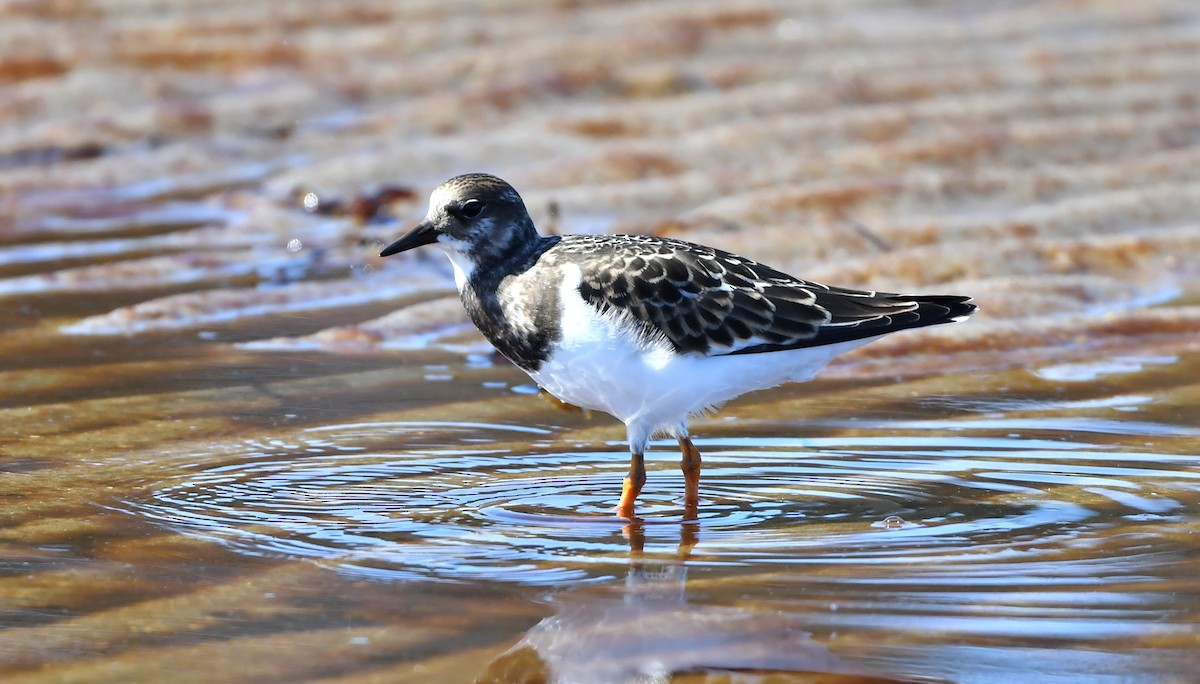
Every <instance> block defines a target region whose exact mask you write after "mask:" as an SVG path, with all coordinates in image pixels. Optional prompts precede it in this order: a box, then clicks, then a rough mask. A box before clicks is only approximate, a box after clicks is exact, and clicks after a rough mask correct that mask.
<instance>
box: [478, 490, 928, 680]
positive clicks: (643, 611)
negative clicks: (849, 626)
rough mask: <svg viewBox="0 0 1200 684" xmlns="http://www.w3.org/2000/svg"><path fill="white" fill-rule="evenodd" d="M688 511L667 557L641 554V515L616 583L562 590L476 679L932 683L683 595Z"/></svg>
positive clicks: (691, 542) (787, 625)
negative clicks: (547, 612) (549, 611)
mask: <svg viewBox="0 0 1200 684" xmlns="http://www.w3.org/2000/svg"><path fill="white" fill-rule="evenodd" d="M694 521H695V516H694V514H692V515H691V516H690V519H689V520H688V521H685V522H684V523H683V524H682V525H680V530H681V533H680V541H679V546H678V550H677V553H676V557H675V558H673V559H665V560H661V561H659V560H654V561H650V560H647V559H646V558H645V554H644V547H645V540H646V530H645V523H644V522H643V521H642V520H641V519H636V518H635V519H634V520H633V521H631V522H630V523H629V524H627V525H625V526H624V527H623V528H622V534H623V535H624V536H625V538H626V539H627V540H628V542H629V572H628V574H627V576H626V581H625V584H624V586H623V587H621V588H620V589H619V590H615V591H614V590H613V589H614V588H613V587H609V588H605V589H601V590H599V591H597V590H596V589H595V588H590V589H583V590H573V591H569V592H563V593H560V594H558V595H556V596H555V597H554V600H553V603H554V605H555V609H556V610H555V614H554V615H552V616H550V617H548V618H546V619H544V620H542V621H541V622H539V623H538V624H536V625H534V627H533V628H532V629H530V630H529V631H528V632H527V633H526V634H525V636H524V637H523V638H522V639H521V640H520V641H519V642H518V643H517V644H516V645H514V646H513V647H512V648H510V649H509V650H508V651H505V652H504V653H503V654H501V655H499V656H498V657H496V658H495V659H494V660H492V662H490V663H489V664H488V665H487V667H486V668H485V669H484V671H483V673H482V674H480V675H479V677H478V678H477V679H476V680H475V682H476V684H568V683H570V684H618V683H619V684H624V683H627V682H643V683H647V684H649V683H659V682H661V683H663V684H666V683H667V682H673V683H675V684H685V683H687V684H716V683H717V682H720V683H721V684H750V683H754V684H784V683H797V684H798V683H799V682H805V683H806V684H813V683H817V682H819V683H821V684H835V683H836V684H899V683H902V682H910V683H911V682H924V683H926V684H929V683H931V682H935V681H940V680H933V679H929V678H925V677H905V676H896V675H887V674H882V673H878V672H874V671H872V670H870V669H868V668H865V667H863V666H861V665H858V664H855V663H852V662H849V661H847V660H845V659H843V658H841V657H839V656H837V655H835V654H833V653H831V652H830V651H829V650H828V649H827V648H825V646H824V645H822V644H821V643H819V642H817V641H815V640H813V639H812V638H811V637H810V636H809V635H808V634H807V633H806V632H805V631H804V625H803V624H802V616H799V615H791V614H788V613H783V612H777V611H776V612H766V611H761V612H760V611H752V610H745V609H741V608H735V607H728V606H704V605H696V604H690V603H688V602H687V560H688V558H689V557H690V555H691V553H692V548H693V547H694V546H695V545H696V544H697V542H698V541H699V535H698V529H699V526H698V524H697V523H696V522H694Z"/></svg>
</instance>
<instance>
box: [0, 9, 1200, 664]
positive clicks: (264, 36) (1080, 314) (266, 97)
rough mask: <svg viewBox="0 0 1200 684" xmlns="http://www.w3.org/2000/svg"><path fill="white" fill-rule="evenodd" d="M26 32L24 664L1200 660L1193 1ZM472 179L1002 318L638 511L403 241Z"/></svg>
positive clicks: (333, 13)
mask: <svg viewBox="0 0 1200 684" xmlns="http://www.w3.org/2000/svg"><path fill="white" fill-rule="evenodd" d="M0 45H5V46H6V47H5V48H3V49H0V84H2V87H0V355H2V356H0V358H2V359H3V360H2V361H0V414H2V416H3V419H2V420H0V493H3V496H4V500H5V505H4V506H3V507H2V508H0V521H2V523H3V524H2V526H0V568H2V569H3V572H2V573H0V672H2V673H3V675H4V678H5V680H6V681H20V682H64V681H88V682H100V681H113V682H116V681H120V682H128V681H167V680H170V681H324V682H376V681H379V682H382V681H388V682H395V681H413V682H418V681H419V682H428V681H446V682H452V681H473V680H475V679H476V678H479V681H489V682H506V681H530V682H533V681H555V677H558V678H563V679H564V680H566V679H569V680H571V681H597V682H603V681H628V680H629V679H630V678H632V677H634V676H635V675H637V674H638V673H640V674H641V675H644V676H651V675H664V676H665V675H666V674H667V673H669V672H674V673H676V677H675V679H674V680H673V681H687V682H692V681H725V680H722V679H720V678H721V677H739V676H740V677H743V678H747V679H745V681H754V680H752V679H748V678H749V677H751V676H752V674H747V672H751V673H752V672H755V671H758V672H759V673H760V674H763V673H773V674H769V675H768V674H763V676H764V677H766V676H770V677H777V678H779V681H807V680H803V679H801V675H799V674H797V673H801V672H817V673H823V674H822V675H821V676H823V677H824V678H823V679H819V680H817V681H838V682H867V681H912V680H913V678H916V677H927V678H933V679H935V680H946V681H961V682H992V681H1012V680H1013V679H1015V678H1018V677H1025V678H1027V679H1029V680H1030V681H1050V680H1049V679H1039V677H1045V678H1049V677H1057V679H1056V680H1054V681H1092V682H1104V681H1112V682H1117V681H1122V682H1126V681H1139V682H1140V681H1145V682H1163V681H1178V682H1186V681H1191V679H1192V677H1193V674H1192V673H1194V672H1195V671H1196V670H1197V668H1198V667H1200V661H1198V659H1197V656H1196V654H1197V653H1198V652H1200V649H1198V648H1197V634H1198V631H1197V625H1198V624H1200V622H1198V620H1197V614H1198V612H1200V603H1198V602H1197V601H1196V599H1195V597H1196V596H1197V595H1200V592H1198V591H1197V586H1196V580H1195V576H1194V575H1195V573H1194V572H1193V567H1192V566H1193V565H1194V563H1193V559H1194V558H1195V557H1196V554H1197V553H1198V552H1200V549H1198V547H1197V542H1196V540H1195V536H1196V535H1195V534H1194V531H1195V529H1196V525H1197V522H1198V521H1200V518H1198V517H1197V515H1196V513H1195V511H1196V510H1197V509H1196V505H1197V503H1198V501H1197V492H1198V491H1200V487H1198V486H1197V483H1198V482H1200V481H1198V480H1197V479H1196V478H1197V471H1196V466H1197V460H1196V459H1197V456H1196V454H1197V445H1198V444H1200V441H1198V437H1200V423H1198V421H1197V420H1196V418H1195V416H1196V415H1197V408H1198V399H1197V397H1200V388H1198V387H1197V384H1196V378H1197V377H1198V376H1197V372H1198V371H1200V365H1198V364H1200V356H1198V355H1197V353H1196V345H1197V342H1196V340H1197V335H1196V333H1197V332H1198V329H1200V307H1198V306H1197V305H1198V304H1200V286H1198V277H1200V268H1198V266H1197V265H1198V264H1200V261H1198V260H1197V259H1195V258H1193V257H1194V255H1195V254H1197V253H1200V225H1198V223H1197V217H1198V216H1200V171H1198V169H1200V163H1198V162H1200V113H1198V112H1200V109H1198V108H1197V100H1196V95H1195V93H1197V92H1200V71H1198V70H1197V68H1196V65H1197V64H1200V12H1198V11H1197V8H1195V7H1193V6H1192V4H1190V3H1186V2H1149V3H1100V2H1096V3H1023V2H1006V3H977V4H969V5H963V4H957V3H942V4H929V3H918V2H883V3H868V2H849V3H846V2H829V3H824V2H811V3H793V4H788V3H773V2H747V3H739V4H737V5H728V4H726V3H707V4H706V3H694V2H687V3H685V2H660V3H652V4H631V3H602V4H601V3H597V4H588V5H586V6H579V7H576V6H574V5H573V4H571V3H560V4H556V5H535V4H532V3H524V2H505V3H489V4H487V5H486V6H484V7H475V6H469V5H466V4H459V3H449V4H447V3H403V4H400V3H384V2H349V3H337V4H336V5H328V4H324V5H322V4H314V3H309V2H301V1H299V0H296V1H291V2H278V3H270V4H268V3H247V2H240V3H233V2H215V1H214V2H204V3H192V4H189V5H188V6H187V8H186V9H185V8H180V7H177V6H175V5H174V4H172V3H157V2H136V1H111V0H110V1H108V2H104V1H96V2H51V3H39V2H14V3H9V4H7V5H4V6H3V7H0ZM476 170H484V171H490V172H493V173H496V174H498V175H501V176H502V177H504V178H506V179H508V180H509V181H511V182H512V183H513V184H514V185H516V186H517V188H518V189H519V190H520V191H521V192H522V194H523V195H524V197H525V199H526V202H527V204H528V205H529V208H530V210H531V212H532V213H533V215H534V218H535V220H536V221H537V222H538V224H539V225H540V226H541V227H542V228H543V229H544V230H554V231H559V232H636V233H655V234H662V235H671V236H674V237H681V238H685V239H691V240H695V241H699V242H704V243H708V244H713V245H716V246H720V247H722V248H725V249H729V250H732V251H736V252H739V253H743V254H746V255H748V256H751V257H754V258H757V259H760V260H763V261H766V262H768V263H770V264H772V265H775V266H777V267H780V268H782V269H784V270H787V271H790V272H793V273H796V274H797V275H801V276H803V277H806V278H810V279H815V280H821V281H825V282H830V283H833V284H838V285H844V286H857V287H867V288H873V289H881V290H892V291H912V290H920V291H944V292H958V293H966V294H971V295H973V296H975V298H976V300H977V302H978V303H979V304H980V306H981V307H982V312H981V313H980V314H979V315H978V316H976V317H975V318H973V319H972V320H971V321H970V322H969V323H967V324H963V325H956V326H943V327H939V328H936V329H929V330H922V331H919V332H912V333H905V334H902V335H896V336H893V337H891V338H888V339H886V340H883V341H880V342H877V343H874V344H872V345H869V346H868V347H866V348H864V349H862V350H860V351H859V352H856V353H855V354H853V355H851V356H849V357H847V358H846V359H844V360H843V361H842V362H840V363H838V364H836V365H834V366H833V367H831V368H830V369H829V370H828V371H827V372H826V373H825V374H824V375H823V376H822V378H821V379H819V380H817V381H814V382H812V383H809V384H806V385H803V386H799V387H795V386H793V387H784V388H779V389H776V390H771V391H769V392H764V393H760V394H757V395H752V396H750V397H746V398H743V399H741V400H739V401H737V402H735V403H733V404H732V405H731V406H729V407H727V408H726V409H725V410H724V411H722V412H721V413H719V414H717V415H715V416H712V417H710V418H707V419H704V420H701V421H697V423H696V426H695V427H696V429H695V431H696V433H697V434H698V435H699V439H698V444H699V445H700V447H701V449H702V450H703V451H704V453H705V457H706V463H707V464H708V469H707V470H706V471H705V472H706V476H705V481H704V484H703V485H702V492H703V494H704V496H705V500H704V502H703V508H702V516H701V520H700V521H699V523H698V524H696V525H689V524H684V523H683V521H682V520H681V519H680V513H681V506H680V505H679V501H678V497H679V496H680V493H681V492H682V489H681V486H682V478H681V476H680V475H679V473H678V468H677V466H676V465H675V464H674V462H673V461H674V460H675V456H674V455H672V454H671V450H670V445H667V444H665V443H664V444H656V448H655V453H654V454H653V455H652V460H651V462H650V464H649V465H650V469H651V473H650V482H649V484H648V485H647V490H646V493H645V494H644V497H643V498H644V500H645V502H646V506H645V510H644V511H643V515H645V517H646V520H645V522H644V523H642V524H638V525H633V526H623V525H622V524H620V522H619V521H616V520H615V519H613V518H612V517H611V515H610V508H611V506H612V505H613V504H614V503H615V498H616V494H617V493H619V486H620V478H621V476H622V474H623V469H624V464H625V461H626V457H625V455H624V453H623V450H624V446H623V444H622V442H621V439H622V430H621V429H620V426H619V425H617V424H616V423H615V421H612V420H610V419H608V418H607V417H602V416H591V417H589V416H584V415H581V414H575V413H567V412H561V411H558V410H556V409H555V408H554V407H552V406H550V405H549V404H547V403H546V402H543V401H542V400H540V399H538V398H537V397H535V396H533V388H532V387H530V386H529V384H528V380H527V379H526V378H525V377H524V376H523V375H522V374H520V373H519V372H518V371H516V370H515V369H514V368H512V367H511V366H509V365H507V364H506V363H504V362H503V361H502V360H499V359H497V358H496V357H495V356H494V355H493V354H491V353H490V351H489V350H488V348H487V346H486V345H485V344H484V343H483V342H482V340H481V338H480V337H479V336H478V334H477V333H475V332H474V331H473V330H472V329H471V328H470V327H469V325H467V324H466V319H465V315H464V314H463V313H462V311H461V307H460V305H459V304H458V302H457V300H456V298H455V297H454V296H453V295H452V288H453V283H452V279H451V277H450V269H449V265H448V264H447V263H444V262H445V260H444V258H443V257H441V256H440V255H439V254H436V253H428V254H422V253H418V254H413V255H411V256H405V257H393V258H390V259H387V260H383V259H380V258H378V257H377V256H376V254H377V252H378V250H379V247H380V246H381V245H382V244H384V243H386V242H387V241H390V240H391V239H393V238H394V237H396V236H397V235H399V234H400V233H401V232H402V231H403V230H405V228H406V227H407V226H408V225H410V224H411V223H412V222H414V221H415V220H417V219H418V218H419V216H420V215H421V214H423V212H424V208H425V207H424V204H425V198H426V197H427V195H428V192H429V191H430V190H432V188H433V187H434V186H435V185H436V184H437V183H438V182H440V181H441V180H442V179H444V178H445V177H448V176H450V175H453V174H455V173H460V172H466V171H476ZM676 630H677V631H676ZM780 653H785V654H786V657H780V655H779V654H780ZM648 663H658V664H659V665H658V667H661V668H665V669H664V670H661V671H654V670H653V668H652V667H651V665H649V664H648ZM647 668H650V669H649V670H648V669H647ZM736 672H742V674H740V675H739V674H731V673H736ZM706 677H707V678H708V679H707V680H706V679H705V678H706ZM731 681H742V680H738V679H732V680H731ZM769 681H775V680H774V679H771V680H769Z"/></svg>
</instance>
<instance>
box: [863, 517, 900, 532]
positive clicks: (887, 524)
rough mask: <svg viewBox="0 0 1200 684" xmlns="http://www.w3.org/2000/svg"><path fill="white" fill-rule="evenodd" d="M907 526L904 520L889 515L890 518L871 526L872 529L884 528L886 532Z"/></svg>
mask: <svg viewBox="0 0 1200 684" xmlns="http://www.w3.org/2000/svg"><path fill="white" fill-rule="evenodd" d="M907 524H908V523H906V522H904V518H901V517H900V516H898V515H889V516H888V517H886V518H884V519H883V520H880V521H879V522H877V523H873V524H872V525H871V526H872V527H882V528H883V529H885V530H898V529H900V528H902V527H904V526H906V525H907Z"/></svg>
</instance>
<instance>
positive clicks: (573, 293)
mask: <svg viewBox="0 0 1200 684" xmlns="http://www.w3.org/2000/svg"><path fill="white" fill-rule="evenodd" d="M568 270H570V269H568ZM578 283H579V279H578V271H575V272H574V273H570V272H568V273H567V274H566V277H565V278H564V280H563V285H562V289H561V290H560V301H561V302H562V307H563V312H562V313H563V333H562V340H561V346H560V347H559V348H558V349H557V350H556V351H555V352H554V353H553V354H552V355H551V357H550V358H549V359H548V360H547V361H546V362H544V363H543V364H542V366H541V368H540V369H538V371H537V372H535V373H531V374H530V375H531V376H532V377H533V379H534V381H535V382H537V383H538V385H540V386H541V387H542V388H543V389H545V390H546V391H548V392H550V393H551V394H553V395H554V396H556V397H558V398H559V399H561V400H563V401H565V402H567V403H570V404H574V405H576V406H580V407H583V408H587V409H593V410H599V411H605V412H607V413H610V414H612V415H614V416H616V417H617V419H619V420H621V421H622V422H624V423H625V424H627V425H629V424H638V425H641V426H644V427H645V428H646V429H649V430H651V431H660V430H670V429H671V428H674V427H675V426H677V425H679V424H680V423H681V422H683V421H685V420H686V419H687V418H688V416H692V415H695V414H698V413H703V412H704V411H706V410H708V409H712V408H715V407H717V406H719V405H720V404H722V403H724V402H726V401H728V400H730V399H732V398H734V397H736V396H738V395H739V394H743V393H745V392H750V391H753V390H758V389H765V388H767V387H773V386H775V385H779V384H782V383H785V382H798V381H802V380H808V379H809V378H811V377H812V376H813V375H814V374H815V373H816V372H817V371H819V370H820V369H821V368H823V367H825V365H826V364H828V363H829V362H830V361H831V360H833V358H834V357H836V356H838V355H839V354H842V353H844V352H846V351H849V350H850V349H853V348H855V347H859V346H862V345H863V344H866V343H867V342H869V341H870V340H854V341H852V342H844V343H840V344H835V345H827V346H822V347H814V348H809V349H795V350H789V351H779V352H767V353H761V354H737V355H732V356H700V355H692V354H689V355H676V354H675V353H674V352H673V351H672V350H671V347H670V345H669V344H668V343H666V342H665V341H664V342H662V343H660V344H658V345H652V346H648V345H647V344H646V343H645V342H644V341H643V340H641V339H639V338H638V336H637V335H636V331H635V330H634V329H633V328H632V327H631V326H629V325H628V322H627V321H624V320H622V318H621V317H619V316H617V315H614V314H609V315H602V314H600V313H598V312H597V311H596V309H595V308H594V307H592V306H591V305H589V304H588V303H587V302H585V301H584V300H583V298H582V297H580V295H579V291H578Z"/></svg>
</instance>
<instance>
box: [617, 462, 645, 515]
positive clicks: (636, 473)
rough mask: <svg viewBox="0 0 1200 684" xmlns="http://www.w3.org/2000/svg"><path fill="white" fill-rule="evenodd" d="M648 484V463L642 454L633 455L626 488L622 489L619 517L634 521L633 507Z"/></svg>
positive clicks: (618, 510)
mask: <svg viewBox="0 0 1200 684" xmlns="http://www.w3.org/2000/svg"><path fill="white" fill-rule="evenodd" d="M645 484H646V463H645V461H644V460H643V458H642V455H641V454H637V453H635V454H633V455H632V456H630V458H629V475H627V476H626V477H625V486H624V487H623V488H622V489H621V503H619V504H617V515H619V516H621V517H622V518H626V519H628V520H633V519H634V515H633V506H634V503H635V502H636V501H637V498H638V494H641V493H642V486H643V485H645Z"/></svg>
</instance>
